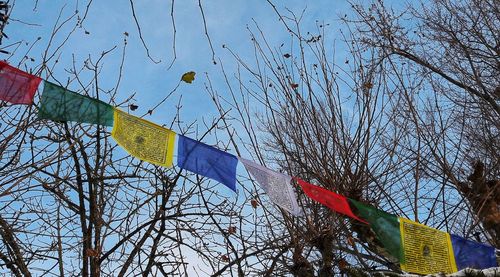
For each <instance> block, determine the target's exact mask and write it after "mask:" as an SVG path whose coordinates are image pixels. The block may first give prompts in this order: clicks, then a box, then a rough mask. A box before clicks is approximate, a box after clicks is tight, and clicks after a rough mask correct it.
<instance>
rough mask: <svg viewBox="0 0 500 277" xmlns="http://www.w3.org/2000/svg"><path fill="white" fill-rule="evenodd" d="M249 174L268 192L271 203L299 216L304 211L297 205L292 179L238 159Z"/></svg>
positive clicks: (248, 161)
mask: <svg viewBox="0 0 500 277" xmlns="http://www.w3.org/2000/svg"><path fill="white" fill-rule="evenodd" d="M238 159H239V160H240V162H241V163H242V164H243V165H244V166H245V168H246V169H247V171H248V172H250V174H251V175H252V176H253V177H254V178H255V180H256V181H257V183H259V185H260V187H261V188H262V189H263V190H264V191H265V192H266V194H267V195H268V196H269V199H271V201H272V202H273V203H274V204H276V205H278V206H280V207H281V208H283V209H284V210H286V211H288V212H289V213H291V214H293V215H296V216H299V215H302V210H301V209H300V207H299V204H298V203H297V195H296V194H295V191H294V190H293V187H292V185H291V184H290V182H291V181H292V177H291V176H288V175H286V174H283V173H280V172H276V171H273V170H271V169H268V168H266V167H264V166H262V165H259V164H256V163H254V162H252V161H250V160H247V159H243V158H241V157H239V158H238Z"/></svg>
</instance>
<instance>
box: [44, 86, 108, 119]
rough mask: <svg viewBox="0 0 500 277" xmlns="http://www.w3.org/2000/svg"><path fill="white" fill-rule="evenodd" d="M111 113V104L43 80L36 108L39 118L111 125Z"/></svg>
mask: <svg viewBox="0 0 500 277" xmlns="http://www.w3.org/2000/svg"><path fill="white" fill-rule="evenodd" d="M113 113H114V108H113V106H111V105H109V104H107V103H105V102H103V101H100V100H97V99H94V98H91V97H88V96H85V95H81V94H78V93H76V92H73V91H70V90H67V89H65V88H63V87H61V86H58V85H56V84H53V83H51V82H47V81H45V82H44V88H43V92H42V99H41V100H40V107H39V109H38V118H40V119H50V120H54V121H61V122H66V121H75V122H80V123H92V124H100V125H105V126H113Z"/></svg>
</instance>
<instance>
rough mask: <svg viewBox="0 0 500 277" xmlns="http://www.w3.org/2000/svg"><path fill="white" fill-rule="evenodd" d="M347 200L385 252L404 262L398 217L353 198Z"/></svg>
mask: <svg viewBox="0 0 500 277" xmlns="http://www.w3.org/2000/svg"><path fill="white" fill-rule="evenodd" d="M349 202H350V203H351V204H352V206H354V208H355V213H356V214H357V215H359V216H360V217H361V218H363V219H364V220H366V221H368V222H369V223H370V227H371V228H372V230H373V232H375V235H377V238H378V240H380V242H381V243H382V245H383V246H384V248H385V249H386V250H387V252H389V254H390V255H391V256H393V257H394V258H396V259H398V260H399V262H400V263H404V260H405V258H404V254H403V249H402V247H401V232H400V226H399V221H398V217H397V216H395V215H392V214H390V213H386V212H384V211H382V210H379V209H377V208H375V207H373V206H370V205H365V204H363V203H361V202H359V201H356V200H353V199H349Z"/></svg>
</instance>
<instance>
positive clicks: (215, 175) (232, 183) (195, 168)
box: [177, 135, 238, 191]
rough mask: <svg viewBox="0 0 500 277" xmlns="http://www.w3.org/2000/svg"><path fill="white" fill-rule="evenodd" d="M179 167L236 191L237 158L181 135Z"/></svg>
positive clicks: (178, 149) (178, 157) (178, 153)
mask: <svg viewBox="0 0 500 277" xmlns="http://www.w3.org/2000/svg"><path fill="white" fill-rule="evenodd" d="M177 165H178V166H179V167H180V168H183V169H186V170H189V171H191V172H193V173H196V174H200V175H203V176H205V177H208V178H212V179H214V180H216V181H219V182H220V183H222V184H224V185H226V186H227V187H228V188H230V189H232V190H233V191H236V166H237V165H238V159H237V158H236V156H234V155H231V154H229V153H226V152H224V151H221V150H219V149H217V148H214V147H212V146H209V145H206V144H204V143H201V142H199V141H196V140H193V139H190V138H188V137H185V136H182V135H179V140H178V146H177Z"/></svg>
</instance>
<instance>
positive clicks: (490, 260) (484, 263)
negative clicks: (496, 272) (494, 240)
mask: <svg viewBox="0 0 500 277" xmlns="http://www.w3.org/2000/svg"><path fill="white" fill-rule="evenodd" d="M450 236H451V244H452V246H453V253H454V255H455V262H456V264H457V269H458V270H462V269H465V268H475V269H484V268H490V267H496V266H498V264H497V259H496V257H495V248H494V247H491V246H489V245H485V244H482V243H479V242H475V241H472V240H467V239H464V238H462V237H459V236H457V235H453V234H452V235H450Z"/></svg>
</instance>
